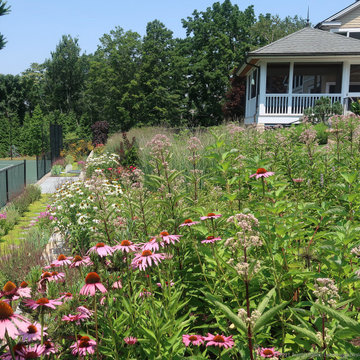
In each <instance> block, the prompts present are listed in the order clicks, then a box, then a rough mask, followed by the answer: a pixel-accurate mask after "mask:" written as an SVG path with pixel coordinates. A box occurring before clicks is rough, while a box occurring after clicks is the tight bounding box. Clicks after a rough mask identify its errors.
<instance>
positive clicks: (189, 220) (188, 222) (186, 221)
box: [184, 219, 193, 224]
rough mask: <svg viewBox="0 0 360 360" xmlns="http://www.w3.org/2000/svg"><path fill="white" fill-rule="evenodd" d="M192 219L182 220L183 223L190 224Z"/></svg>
mask: <svg viewBox="0 0 360 360" xmlns="http://www.w3.org/2000/svg"><path fill="white" fill-rule="evenodd" d="M192 222H193V221H192V220H191V219H186V220H185V221H184V224H190V223H192Z"/></svg>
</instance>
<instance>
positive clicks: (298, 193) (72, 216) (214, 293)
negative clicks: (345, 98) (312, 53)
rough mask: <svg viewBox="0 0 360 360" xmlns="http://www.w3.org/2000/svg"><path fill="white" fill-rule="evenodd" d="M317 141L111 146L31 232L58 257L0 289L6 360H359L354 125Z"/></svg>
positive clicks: (225, 138) (182, 136)
mask: <svg viewBox="0 0 360 360" xmlns="http://www.w3.org/2000/svg"><path fill="white" fill-rule="evenodd" d="M137 131H139V130H137ZM145 131H146V129H145V130H144V133H145ZM321 131H322V132H321V133H320V131H319V129H317V128H316V127H314V126H313V125H311V124H301V125H298V126H293V127H289V128H284V129H282V128H272V129H267V130H265V131H264V132H259V131H257V130H256V129H255V128H253V127H247V128H245V127H241V126H238V125H236V124H230V125H227V126H225V125H224V126H219V127H214V128H209V129H207V130H203V131H197V132H196V131H195V132H190V131H182V132H180V133H179V132H178V133H174V132H171V131H167V130H164V131H161V129H159V131H158V133H152V134H151V136H148V137H146V136H143V137H142V138H141V137H140V136H138V135H137V139H138V143H137V146H138V150H137V151H138V154H137V156H136V157H135V156H134V162H133V164H131V165H130V166H128V165H121V162H120V156H119V155H118V154H116V153H112V152H111V147H115V146H116V144H114V141H115V140H114V139H115V138H116V137H115V138H113V139H110V140H109V142H108V144H107V145H106V144H105V146H104V147H103V149H102V150H101V152H93V153H92V156H91V157H89V159H88V160H87V162H86V163H85V164H84V167H85V169H84V172H85V173H86V178H85V179H84V180H78V181H75V182H72V183H65V184H64V185H63V186H62V187H61V188H59V189H58V191H57V192H56V193H55V194H54V196H53V197H52V198H51V201H50V203H49V205H48V209H47V212H46V213H42V214H41V216H40V219H39V221H38V222H37V224H36V225H35V226H36V227H39V228H42V227H46V228H47V229H49V228H50V229H51V231H52V232H54V233H57V234H58V235H59V236H61V239H62V241H63V246H62V253H61V254H58V256H57V257H54V258H53V259H47V261H46V262H44V263H43V264H42V266H37V267H34V268H33V269H32V270H31V272H29V274H28V275H27V276H25V277H24V276H21V277H20V276H19V275H18V274H17V273H16V271H14V272H13V273H12V274H11V278H7V279H5V280H6V281H4V283H3V284H2V285H1V292H0V359H11V360H15V359H17V360H18V359H37V358H39V359H76V358H77V359H96V360H99V359H114V360H120V359H173V360H177V359H184V358H189V359H194V360H197V359H199V360H200V359H222V360H226V359H243V360H249V359H250V360H253V359H263V358H267V359H273V360H274V359H283V358H286V359H341V358H349V359H350V358H356V357H360V321H359V318H358V314H359V311H358V310H359V308H360V295H359V292H358V291H357V290H358V288H359V286H360V267H359V266H360V264H359V262H360V261H359V258H360V240H359V235H358V234H359V229H360V217H359V214H358V211H359V206H360V198H359V190H360V181H359V171H360V168H359V167H360V118H359V117H357V116H355V115H351V116H337V117H333V118H332V119H331V127H329V128H328V129H326V130H324V128H322V130H321ZM324 139H325V140H324ZM320 140H321V141H320ZM4 218H6V213H2V214H1V216H0V222H1V221H3V220H2V219H4ZM0 225H1V224H0ZM30 257H31V255H30ZM0 275H1V274H0ZM0 278H1V279H2V277H0Z"/></svg>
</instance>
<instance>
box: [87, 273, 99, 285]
mask: <svg viewBox="0 0 360 360" xmlns="http://www.w3.org/2000/svg"><path fill="white" fill-rule="evenodd" d="M99 282H100V276H99V275H98V274H97V273H96V272H91V273H88V274H87V275H86V278H85V284H87V285H89V284H97V283H99Z"/></svg>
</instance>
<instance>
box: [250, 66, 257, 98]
mask: <svg viewBox="0 0 360 360" xmlns="http://www.w3.org/2000/svg"><path fill="white" fill-rule="evenodd" d="M258 82H259V70H258V69H256V70H254V71H253V72H252V73H251V74H250V75H249V87H248V94H249V96H248V99H253V98H254V97H255V96H256V95H257V91H258Z"/></svg>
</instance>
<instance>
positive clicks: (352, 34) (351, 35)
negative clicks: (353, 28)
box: [349, 32, 360, 40]
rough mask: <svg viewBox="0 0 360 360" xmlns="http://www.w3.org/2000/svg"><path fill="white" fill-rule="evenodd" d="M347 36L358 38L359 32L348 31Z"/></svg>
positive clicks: (359, 38)
mask: <svg viewBox="0 0 360 360" xmlns="http://www.w3.org/2000/svg"><path fill="white" fill-rule="evenodd" d="M349 36H350V37H351V38H354V39H358V40H360V32H351V33H349Z"/></svg>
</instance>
